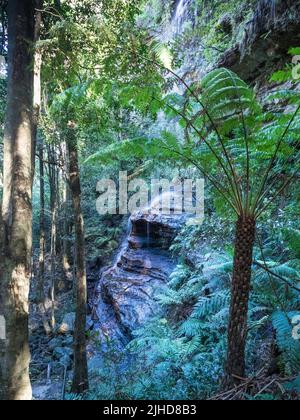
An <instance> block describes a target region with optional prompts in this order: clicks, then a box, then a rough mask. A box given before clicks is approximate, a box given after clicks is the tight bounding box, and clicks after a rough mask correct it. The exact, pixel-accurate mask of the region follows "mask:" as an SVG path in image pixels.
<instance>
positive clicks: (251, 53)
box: [218, 0, 300, 82]
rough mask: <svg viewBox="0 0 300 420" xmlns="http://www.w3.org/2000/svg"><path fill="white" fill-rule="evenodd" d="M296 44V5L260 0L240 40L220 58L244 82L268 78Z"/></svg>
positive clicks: (299, 23) (299, 13) (299, 20)
mask: <svg viewBox="0 0 300 420" xmlns="http://www.w3.org/2000/svg"><path fill="white" fill-rule="evenodd" d="M299 43H300V5H299V2H298V1H295V0H277V1H275V0H272V1H270V0H261V1H259V2H258V5H257V8H256V10H255V12H254V15H253V18H252V19H251V20H250V21H249V22H248V23H247V25H246V28H245V35H244V37H243V39H242V41H241V42H240V43H239V44H237V45H235V46H234V47H233V48H231V49H230V50H228V51H226V52H225V53H224V55H223V56H222V57H221V58H220V61H219V63H218V67H227V68H230V69H231V70H233V71H234V72H236V73H237V74H238V75H239V76H240V77H241V78H242V79H244V80H245V81H247V82H254V81H257V80H258V79H259V78H261V77H268V75H269V74H270V73H272V72H273V71H274V69H275V68H277V67H278V68H282V67H283V66H284V64H285V63H286V62H287V60H289V57H288V50H289V48H291V47H298V46H299Z"/></svg>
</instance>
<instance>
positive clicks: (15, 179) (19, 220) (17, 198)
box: [0, 0, 34, 400]
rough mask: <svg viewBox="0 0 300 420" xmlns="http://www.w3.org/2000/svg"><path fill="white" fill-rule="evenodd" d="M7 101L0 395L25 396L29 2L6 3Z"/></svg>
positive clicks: (29, 240)
mask: <svg viewBox="0 0 300 420" xmlns="http://www.w3.org/2000/svg"><path fill="white" fill-rule="evenodd" d="M8 20H9V22H8V48H9V57H8V100H7V114H6V126H5V134H4V185H3V203H2V223H3V226H2V232H3V237H2V241H1V244H2V250H1V256H0V257H1V258H0V293H1V301H0V305H1V306H0V315H3V316H4V318H5V321H6V340H5V341H4V342H1V343H0V345H3V346H4V347H3V349H2V352H1V359H0V383H1V385H0V386H1V390H0V391H1V398H2V399H8V400H30V399H31V398H32V391H31V385H30V379H29V362H30V351H29V344H28V312H29V302H28V295H29V283H30V272H31V252H32V183H33V159H32V156H33V135H32V134H33V122H32V105H33V104H32V102H33V101H32V99H33V70H31V69H32V67H33V66H32V64H33V53H32V42H33V40H34V1H32V0H10V1H9V2H8Z"/></svg>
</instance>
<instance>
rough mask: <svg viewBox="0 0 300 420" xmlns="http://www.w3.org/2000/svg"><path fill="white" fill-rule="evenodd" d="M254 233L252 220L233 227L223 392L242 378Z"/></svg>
mask: <svg viewBox="0 0 300 420" xmlns="http://www.w3.org/2000/svg"><path fill="white" fill-rule="evenodd" d="M255 232H256V221H255V218H254V217H252V216H241V217H240V218H239V220H238V222H237V226H236V239H235V258H234V268H233V278H232V295H231V308H230V318H229V330H228V357H227V365H226V377H225V383H224V385H225V388H230V387H233V386H235V385H237V384H239V383H240V382H241V380H242V378H244V377H245V369H246V364H245V350H246V340H247V334H248V325H247V323H248V307H249V297H250V289H251V271H252V264H253V248H254V241H255Z"/></svg>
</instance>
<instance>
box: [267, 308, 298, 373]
mask: <svg viewBox="0 0 300 420" xmlns="http://www.w3.org/2000/svg"><path fill="white" fill-rule="evenodd" d="M295 315H299V312H298V313H297V312H282V311H277V312H275V313H274V314H273V316H272V321H273V326H274V329H275V331H276V342H277V345H278V347H279V350H280V352H281V355H280V358H281V362H282V364H283V370H284V373H286V374H287V375H292V374H294V373H298V372H299V370H300V341H299V340H295V339H294V338H293V336H292V329H293V325H292V318H293V316H295Z"/></svg>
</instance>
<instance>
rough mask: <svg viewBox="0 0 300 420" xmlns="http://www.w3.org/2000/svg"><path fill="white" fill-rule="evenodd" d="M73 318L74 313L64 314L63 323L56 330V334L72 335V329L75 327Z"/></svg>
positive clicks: (74, 316)
mask: <svg viewBox="0 0 300 420" xmlns="http://www.w3.org/2000/svg"><path fill="white" fill-rule="evenodd" d="M75 318H76V314H75V312H71V313H69V314H66V315H65V316H64V318H63V321H62V323H61V325H60V327H59V328H58V333H59V334H72V333H73V332H74V327H75Z"/></svg>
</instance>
